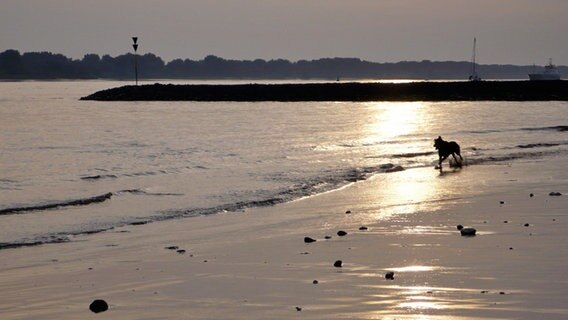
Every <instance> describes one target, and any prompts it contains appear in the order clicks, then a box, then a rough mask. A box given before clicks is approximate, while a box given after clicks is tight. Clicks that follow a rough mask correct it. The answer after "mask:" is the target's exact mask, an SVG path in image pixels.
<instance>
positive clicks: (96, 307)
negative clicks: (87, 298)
mask: <svg viewBox="0 0 568 320" xmlns="http://www.w3.org/2000/svg"><path fill="white" fill-rule="evenodd" d="M89 310H91V311H92V312H94V313H99V312H105V311H107V310H108V304H107V303H106V301H104V300H100V299H97V300H95V301H93V302H91V304H90V305H89Z"/></svg>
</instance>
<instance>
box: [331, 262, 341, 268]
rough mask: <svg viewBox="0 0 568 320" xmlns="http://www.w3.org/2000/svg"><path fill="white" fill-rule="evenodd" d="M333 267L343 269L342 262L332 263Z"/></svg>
mask: <svg viewBox="0 0 568 320" xmlns="http://www.w3.org/2000/svg"><path fill="white" fill-rule="evenodd" d="M333 266H334V267H336V268H341V267H343V261H341V260H337V261H335V262H334V263H333Z"/></svg>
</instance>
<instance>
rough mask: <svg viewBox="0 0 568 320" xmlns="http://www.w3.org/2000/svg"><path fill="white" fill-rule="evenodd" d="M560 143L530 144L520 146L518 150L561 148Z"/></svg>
mask: <svg viewBox="0 0 568 320" xmlns="http://www.w3.org/2000/svg"><path fill="white" fill-rule="evenodd" d="M559 145H560V144H559V143H529V144H520V145H518V146H517V148H521V149H530V148H542V147H555V146H559Z"/></svg>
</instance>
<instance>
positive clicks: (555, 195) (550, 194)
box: [548, 192, 562, 197]
mask: <svg viewBox="0 0 568 320" xmlns="http://www.w3.org/2000/svg"><path fill="white" fill-rule="evenodd" d="M548 195H549V196H551V197H558V196H561V195H562V193H560V192H551V193H549V194H548Z"/></svg>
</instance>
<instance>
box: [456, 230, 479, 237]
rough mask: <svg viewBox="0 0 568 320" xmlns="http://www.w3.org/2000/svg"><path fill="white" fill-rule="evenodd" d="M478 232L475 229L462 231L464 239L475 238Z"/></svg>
mask: <svg viewBox="0 0 568 320" xmlns="http://www.w3.org/2000/svg"><path fill="white" fill-rule="evenodd" d="M476 232H477V230H475V228H463V229H461V230H460V233H461V235H462V236H464V237H473V236H475V233H476Z"/></svg>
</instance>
